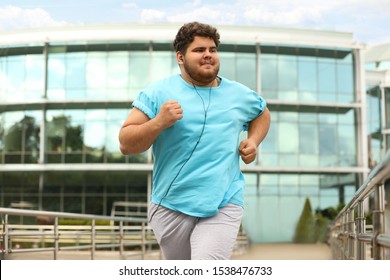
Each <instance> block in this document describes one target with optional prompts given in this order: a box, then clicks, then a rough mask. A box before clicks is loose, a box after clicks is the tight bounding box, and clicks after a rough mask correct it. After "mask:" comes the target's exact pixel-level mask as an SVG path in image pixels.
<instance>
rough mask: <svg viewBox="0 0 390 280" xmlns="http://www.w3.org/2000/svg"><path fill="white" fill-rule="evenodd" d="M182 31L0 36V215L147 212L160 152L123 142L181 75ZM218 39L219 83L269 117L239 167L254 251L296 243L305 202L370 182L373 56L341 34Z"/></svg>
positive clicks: (272, 31)
mask: <svg viewBox="0 0 390 280" xmlns="http://www.w3.org/2000/svg"><path fill="white" fill-rule="evenodd" d="M179 27H180V25H169V24H168V25H113V26H90V27H88V26H85V27H79V26H78V27H64V28H54V29H35V30H26V31H13V32H3V33H2V34H1V36H0V207H12V205H19V206H20V205H29V207H31V208H34V209H42V210H49V211H64V212H76V213H89V214H103V215H109V214H110V212H111V208H112V205H113V203H114V202H116V201H130V202H148V199H149V195H150V191H151V188H152V185H151V181H152V180H151V176H152V172H153V159H152V156H151V152H150V151H148V152H145V153H143V154H140V155H135V156H123V155H122V154H121V153H120V151H119V142H118V132H119V129H120V127H121V125H122V123H123V121H124V120H125V118H126V117H127V115H128V114H129V112H130V110H131V103H132V101H133V100H134V98H135V97H136V96H137V95H138V93H139V91H140V90H141V89H142V88H144V87H145V86H147V85H148V84H149V83H151V82H153V81H156V80H158V79H161V78H164V77H167V76H169V75H171V74H176V73H179V68H178V66H177V63H176V59H175V53H174V50H173V47H172V40H173V38H174V36H175V34H176V32H177V30H178V28H179ZM218 29H219V31H220V34H221V46H220V48H219V56H220V59H221V71H220V75H221V76H222V77H226V78H230V79H233V80H237V81H239V82H241V83H243V84H245V85H247V86H248V87H250V88H252V89H253V90H256V91H257V92H259V93H260V94H261V95H262V96H263V97H264V98H265V99H266V100H267V103H268V106H269V108H270V110H271V118H272V123H271V128H270V132H269V134H268V136H267V138H266V139H265V141H264V142H263V143H262V144H261V146H260V148H259V155H258V158H257V160H256V162H255V163H252V164H250V165H245V164H244V163H242V170H243V172H244V174H245V177H246V180H247V187H246V190H245V200H246V202H245V204H246V205H245V208H246V210H245V216H244V221H243V225H244V228H245V230H246V232H247V234H248V235H249V237H250V239H251V240H252V241H253V242H290V241H292V239H293V235H294V230H295V225H296V223H297V221H298V219H299V216H300V213H301V211H302V208H303V205H304V202H305V200H306V198H309V199H310V202H311V206H312V208H313V209H326V208H328V207H336V206H337V205H339V204H340V203H343V202H345V201H347V200H348V199H350V198H351V197H352V195H353V194H354V192H355V190H356V189H357V188H358V187H359V186H360V185H361V184H362V182H363V180H364V179H365V177H366V176H367V173H368V171H369V151H368V149H367V147H368V139H371V138H374V137H371V138H370V137H367V129H368V128H367V119H366V115H367V113H366V107H367V98H366V89H367V87H366V82H365V59H364V58H365V57H364V52H363V49H364V46H363V45H360V44H357V43H356V42H354V41H353V38H352V34H351V33H344V32H329V31H319V30H302V29H285V28H264V27H239V26H218ZM369 96H374V95H369ZM386 96H388V97H390V92H389V94H387V95H386ZM370 98H371V97H370ZM370 98H369V102H371V99H370ZM372 118H373V119H372V121H370V122H368V124H371V123H372V124H375V118H377V116H374V115H373V116H372ZM370 128H372V127H371V126H370ZM372 129H377V127H374V128H372ZM243 137H245V135H244V134H243ZM370 143H376V142H373V141H372V142H370ZM375 145H380V144H375ZM378 147H379V146H378ZM378 157H379V155H378Z"/></svg>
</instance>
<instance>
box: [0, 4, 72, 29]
mask: <svg viewBox="0 0 390 280" xmlns="http://www.w3.org/2000/svg"><path fill="white" fill-rule="evenodd" d="M66 24H67V23H66V22H65V21H56V20H55V19H53V18H52V17H51V16H50V14H49V13H48V12H46V11H45V10H44V9H41V8H35V9H22V8H19V7H15V6H7V7H4V8H0V29H3V30H7V29H16V28H35V27H43V26H60V25H66Z"/></svg>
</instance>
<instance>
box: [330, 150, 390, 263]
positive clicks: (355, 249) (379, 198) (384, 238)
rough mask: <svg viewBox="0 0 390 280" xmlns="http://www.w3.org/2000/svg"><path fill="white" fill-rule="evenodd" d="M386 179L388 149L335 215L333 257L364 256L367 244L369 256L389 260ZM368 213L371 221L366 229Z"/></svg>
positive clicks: (389, 167) (389, 174)
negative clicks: (386, 224) (386, 221)
mask: <svg viewBox="0 0 390 280" xmlns="http://www.w3.org/2000/svg"><path fill="white" fill-rule="evenodd" d="M389 180H390V150H389V151H388V152H387V153H386V155H385V157H384V158H383V160H382V161H381V162H380V163H379V164H378V165H377V166H376V167H375V168H374V169H373V170H372V171H371V172H370V173H369V175H368V177H367V179H366V180H365V182H364V183H363V184H362V186H361V187H360V188H359V189H358V190H357V191H356V193H355V195H354V196H353V198H352V199H351V200H350V201H349V202H348V203H347V204H346V205H345V207H344V208H343V209H342V210H341V211H340V213H339V214H338V215H337V217H336V218H335V221H334V224H333V226H332V227H331V229H330V245H331V248H332V254H333V258H334V259H360V260H364V259H367V255H368V250H367V249H368V247H367V245H370V246H371V251H370V252H371V258H372V259H378V260H381V259H390V235H389V234H390V233H386V232H385V183H386V182H388V181H389ZM370 197H372V198H373V199H370ZM367 204H369V206H370V207H368V208H367V211H365V210H366V209H365V206H366V205H367ZM367 214H369V215H372V221H373V224H372V228H371V229H369V231H367V230H368V226H366V215H367Z"/></svg>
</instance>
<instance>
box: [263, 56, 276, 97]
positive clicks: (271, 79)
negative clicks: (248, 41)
mask: <svg viewBox="0 0 390 280" xmlns="http://www.w3.org/2000/svg"><path fill="white" fill-rule="evenodd" d="M261 85H262V88H263V90H264V91H267V92H270V93H274V94H275V95H272V96H265V97H267V98H271V99H276V97H277V96H276V93H277V91H276V90H277V88H278V66H277V56H276V55H269V54H262V56H261Z"/></svg>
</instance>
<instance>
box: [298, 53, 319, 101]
mask: <svg viewBox="0 0 390 280" xmlns="http://www.w3.org/2000/svg"><path fill="white" fill-rule="evenodd" d="M298 88H299V99H300V100H303V101H316V100H317V64H316V59H315V58H313V59H312V60H311V61H308V60H307V59H306V60H303V61H302V60H301V59H300V60H299V61H298Z"/></svg>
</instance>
